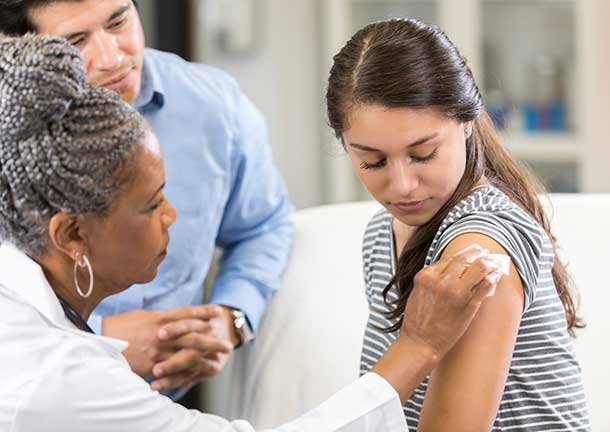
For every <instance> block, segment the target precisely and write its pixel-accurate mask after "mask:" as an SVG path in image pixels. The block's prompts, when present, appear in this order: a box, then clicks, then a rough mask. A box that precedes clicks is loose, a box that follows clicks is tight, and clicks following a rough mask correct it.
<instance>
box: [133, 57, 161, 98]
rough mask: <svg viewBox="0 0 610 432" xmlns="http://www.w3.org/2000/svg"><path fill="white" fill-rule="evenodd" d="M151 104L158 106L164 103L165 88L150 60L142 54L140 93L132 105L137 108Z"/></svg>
mask: <svg viewBox="0 0 610 432" xmlns="http://www.w3.org/2000/svg"><path fill="white" fill-rule="evenodd" d="M151 104H152V105H155V106H157V107H158V108H161V107H163V105H164V104H165V90H164V87H163V82H162V80H161V77H160V76H159V74H158V72H157V71H156V70H155V69H154V68H153V67H152V65H151V64H150V62H149V61H147V59H146V56H144V65H143V66H142V78H141V82H140V93H139V94H138V97H137V98H136V100H135V101H134V102H133V105H134V106H135V107H136V108H137V109H141V108H144V107H145V106H148V105H151Z"/></svg>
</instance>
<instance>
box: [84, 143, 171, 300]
mask: <svg viewBox="0 0 610 432" xmlns="http://www.w3.org/2000/svg"><path fill="white" fill-rule="evenodd" d="M132 169H133V178H132V179H131V181H130V182H129V184H128V185H127V186H126V189H125V190H124V191H123V192H120V194H119V196H118V197H117V200H116V202H115V203H114V204H113V207H112V208H111V210H110V213H109V215H107V216H105V217H102V218H98V217H93V218H92V219H91V220H90V223H91V225H89V227H88V228H89V229H88V230H87V232H88V238H87V246H88V249H89V250H88V253H89V260H90V261H91V265H92V267H93V270H94V274H95V280H96V285H97V286H103V287H104V288H105V289H106V291H108V294H111V293H114V292H118V291H122V290H124V289H126V288H127V287H129V286H130V285H133V284H135V283H146V282H150V281H151V280H152V279H153V278H154V277H155V276H156V274H157V268H158V267H159V264H161V262H162V261H163V259H164V258H165V255H166V249H167V244H168V242H169V232H168V230H169V227H170V226H171V225H172V224H173V223H174V221H175V220H176V210H175V209H174V207H173V206H172V205H171V204H170V203H169V201H168V200H167V199H166V198H165V196H164V194H163V187H164V185H165V170H164V168H163V159H162V156H161V150H160V146H159V142H158V140H157V138H156V136H155V135H154V134H153V133H152V132H151V131H148V132H147V133H146V136H145V138H144V142H143V143H142V146H141V148H139V149H138V150H137V156H136V158H135V166H134V167H133V168H132Z"/></svg>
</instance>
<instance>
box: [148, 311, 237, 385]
mask: <svg viewBox="0 0 610 432" xmlns="http://www.w3.org/2000/svg"><path fill="white" fill-rule="evenodd" d="M208 307H213V308H216V309H218V313H217V314H215V315H214V316H213V317H212V318H210V319H209V320H207V321H206V323H205V324H206V325H205V326H202V325H201V323H197V322H196V321H187V320H184V321H174V322H170V323H168V324H165V325H163V326H162V327H161V328H160V329H159V332H158V335H159V339H160V340H162V341H167V340H173V341H174V343H175V345H176V347H178V348H179V349H180V351H178V352H176V353H175V354H174V355H172V356H171V357H169V358H167V359H165V360H163V361H160V362H159V363H157V364H156V365H155V366H154V367H153V376H154V377H155V381H153V382H152V383H151V387H152V388H153V389H154V390H167V389H171V388H177V387H190V386H192V385H193V384H195V383H197V382H199V381H201V380H202V379H204V378H210V377H213V376H215V375H217V374H219V373H220V372H222V371H223V370H224V368H225V366H226V364H227V362H228V360H229V354H230V353H231V351H232V350H233V348H234V347H236V346H237V345H238V343H239V337H238V335H237V333H236V331H235V326H234V325H233V313H232V312H231V309H229V308H227V307H224V306H208ZM227 348H229V349H227Z"/></svg>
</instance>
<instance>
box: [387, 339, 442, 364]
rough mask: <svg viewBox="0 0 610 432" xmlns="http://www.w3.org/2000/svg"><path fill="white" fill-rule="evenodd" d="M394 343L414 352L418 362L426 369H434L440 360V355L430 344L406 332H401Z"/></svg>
mask: <svg viewBox="0 0 610 432" xmlns="http://www.w3.org/2000/svg"><path fill="white" fill-rule="evenodd" d="M395 343H396V344H399V345H400V346H402V347H403V349H404V350H405V351H406V352H409V353H416V356H417V358H418V359H419V363H421V365H422V367H424V368H426V369H429V370H432V369H434V368H435V367H436V366H437V365H438V363H439V362H440V360H441V355H440V354H439V352H438V350H436V349H435V348H434V347H433V346H432V345H430V344H429V343H427V342H425V341H423V340H422V339H421V338H417V337H414V336H413V335H410V334H408V333H405V332H401V333H400V334H399V336H398V338H397V339H396V342H395Z"/></svg>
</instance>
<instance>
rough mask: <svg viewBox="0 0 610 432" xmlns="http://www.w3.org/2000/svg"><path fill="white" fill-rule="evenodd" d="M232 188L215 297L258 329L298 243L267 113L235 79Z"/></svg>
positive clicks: (220, 240)
mask: <svg viewBox="0 0 610 432" xmlns="http://www.w3.org/2000/svg"><path fill="white" fill-rule="evenodd" d="M233 91H234V93H233V97H232V98H231V99H230V102H231V106H230V107H229V109H230V110H231V112H232V114H233V115H232V123H233V125H234V127H233V133H232V135H233V140H232V141H233V144H234V152H233V156H232V160H231V164H232V166H231V175H232V178H231V191H230V196H229V199H228V201H227V204H226V206H225V209H224V214H223V220H222V222H221V225H220V229H219V232H218V237H217V242H216V243H217V245H218V246H219V247H221V248H222V251H223V253H222V255H221V258H220V262H219V272H218V275H217V278H216V281H215V284H214V286H213V289H212V294H211V297H210V303H216V304H223V305H226V306H230V307H234V308H237V309H240V310H242V311H243V312H244V313H245V314H246V316H247V318H248V321H249V323H250V325H251V326H252V328H253V329H254V330H256V329H257V328H258V326H259V323H260V320H261V318H262V315H263V313H264V311H265V309H266V307H267V305H268V303H269V301H270V299H271V298H272V296H273V293H274V292H275V291H277V289H278V288H279V287H280V284H281V278H282V275H283V272H284V269H285V267H286V263H287V260H288V255H289V253H290V249H291V246H292V231H293V227H292V211H293V206H292V204H291V202H290V200H289V198H288V194H287V191H286V187H285V185H284V181H283V179H282V177H281V175H280V173H279V172H278V170H277V169H276V167H275V166H274V164H273V160H272V155H271V148H270V146H269V143H268V137H267V128H266V125H265V121H264V119H263V117H262V115H261V114H260V113H259V112H258V110H257V109H256V108H255V107H254V106H253V104H252V103H251V102H250V101H249V100H248V99H247V98H246V96H245V95H243V93H241V91H240V90H239V88H238V87H237V85H234V90H233Z"/></svg>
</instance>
